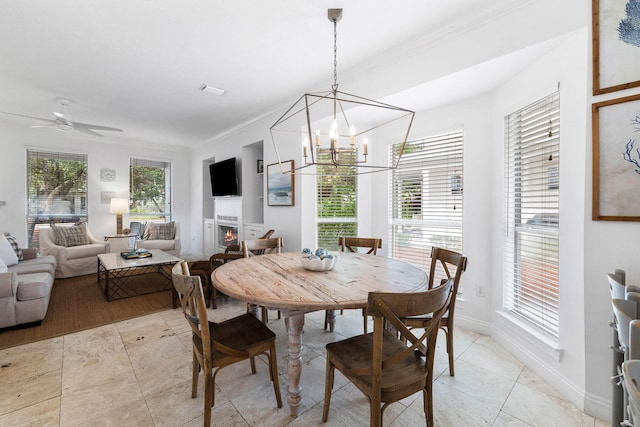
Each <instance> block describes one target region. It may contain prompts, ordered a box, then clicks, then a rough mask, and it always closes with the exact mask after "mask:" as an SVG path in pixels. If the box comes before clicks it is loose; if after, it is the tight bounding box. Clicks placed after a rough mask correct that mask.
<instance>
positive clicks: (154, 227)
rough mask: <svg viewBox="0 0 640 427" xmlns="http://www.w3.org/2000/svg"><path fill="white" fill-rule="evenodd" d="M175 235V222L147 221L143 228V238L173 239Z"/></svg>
mask: <svg viewBox="0 0 640 427" xmlns="http://www.w3.org/2000/svg"><path fill="white" fill-rule="evenodd" d="M175 237H176V223H175V222H174V221H171V222H149V223H147V226H146V227H145V229H144V235H143V236H142V239H143V240H173V239H174V238H175Z"/></svg>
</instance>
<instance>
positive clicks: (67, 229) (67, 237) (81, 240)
mask: <svg viewBox="0 0 640 427" xmlns="http://www.w3.org/2000/svg"><path fill="white" fill-rule="evenodd" d="M51 229H52V230H53V235H54V236H55V242H56V245H58V246H64V247H67V248H69V247H71V246H80V245H86V244H88V243H89V239H88V238H87V224H86V223H82V224H79V225H71V226H60V225H55V224H51Z"/></svg>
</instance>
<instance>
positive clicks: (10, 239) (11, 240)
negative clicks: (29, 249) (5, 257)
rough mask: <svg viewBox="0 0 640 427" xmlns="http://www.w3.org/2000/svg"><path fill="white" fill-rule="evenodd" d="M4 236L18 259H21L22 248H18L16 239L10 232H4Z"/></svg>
mask: <svg viewBox="0 0 640 427" xmlns="http://www.w3.org/2000/svg"><path fill="white" fill-rule="evenodd" d="M4 237H6V238H7V241H8V242H9V243H10V244H11V247H12V248H13V251H14V252H15V253H16V256H17V257H18V261H22V249H20V245H19V244H18V240H17V239H16V238H15V237H14V236H12V235H11V233H4Z"/></svg>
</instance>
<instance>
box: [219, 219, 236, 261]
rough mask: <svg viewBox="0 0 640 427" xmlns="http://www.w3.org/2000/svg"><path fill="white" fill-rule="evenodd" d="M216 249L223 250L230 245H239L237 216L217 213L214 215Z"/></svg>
mask: <svg viewBox="0 0 640 427" xmlns="http://www.w3.org/2000/svg"><path fill="white" fill-rule="evenodd" d="M216 220H217V221H216V222H217V228H216V235H217V243H218V249H219V250H220V251H221V252H224V251H225V250H226V249H227V248H228V247H229V246H231V245H239V244H240V242H239V241H238V217H237V216H228V215H218V216H217V217H216Z"/></svg>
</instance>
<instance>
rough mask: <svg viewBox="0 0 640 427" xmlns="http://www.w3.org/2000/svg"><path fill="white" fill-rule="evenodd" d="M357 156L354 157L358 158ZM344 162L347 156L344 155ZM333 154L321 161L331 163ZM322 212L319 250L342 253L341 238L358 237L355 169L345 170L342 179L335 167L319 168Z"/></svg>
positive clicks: (318, 181)
mask: <svg viewBox="0 0 640 427" xmlns="http://www.w3.org/2000/svg"><path fill="white" fill-rule="evenodd" d="M355 154H356V153H355V152H354V153H353V155H354V156H355ZM340 155H341V156H342V158H345V156H348V154H347V153H341V154H340ZM329 159H330V158H329V154H319V155H318V160H319V161H322V162H329V161H330V160H329ZM316 168H317V169H316V171H317V173H318V177H317V180H316V186H317V197H318V211H317V230H318V247H321V248H327V249H330V250H338V249H339V246H338V238H339V237H340V236H357V234H358V196H357V177H356V171H355V168H346V167H341V168H340V170H341V174H340V175H325V174H331V173H333V169H334V167H333V166H326V165H325V166H323V165H318V166H316Z"/></svg>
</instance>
